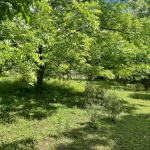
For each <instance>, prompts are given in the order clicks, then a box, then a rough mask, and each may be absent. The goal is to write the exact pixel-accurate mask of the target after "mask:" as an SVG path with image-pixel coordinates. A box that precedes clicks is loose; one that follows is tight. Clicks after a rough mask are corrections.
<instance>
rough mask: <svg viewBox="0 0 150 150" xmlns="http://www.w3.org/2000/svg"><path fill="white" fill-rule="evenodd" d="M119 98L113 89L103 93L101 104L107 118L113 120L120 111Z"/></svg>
mask: <svg viewBox="0 0 150 150" xmlns="http://www.w3.org/2000/svg"><path fill="white" fill-rule="evenodd" d="M119 100H120V98H119V96H118V94H117V93H116V92H115V91H108V92H107V93H105V96H104V100H103V106H104V108H105V110H106V114H107V115H108V118H110V119H111V120H115V119H116V117H117V115H119V114H120V112H121V111H122V105H121V103H120V101H119Z"/></svg>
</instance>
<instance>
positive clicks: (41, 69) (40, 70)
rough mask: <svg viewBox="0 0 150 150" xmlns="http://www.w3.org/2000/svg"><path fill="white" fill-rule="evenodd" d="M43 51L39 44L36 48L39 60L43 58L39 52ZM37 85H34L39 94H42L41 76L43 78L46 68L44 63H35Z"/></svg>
mask: <svg viewBox="0 0 150 150" xmlns="http://www.w3.org/2000/svg"><path fill="white" fill-rule="evenodd" d="M42 53H43V47H42V46H40V47H39V48H38V54H39V55H40V56H39V59H40V61H42V60H43V57H42V56H41V54H42ZM37 67H38V69H37V86H36V91H37V93H39V94H42V91H43V78H44V73H45V68H46V64H45V65H38V63H37Z"/></svg>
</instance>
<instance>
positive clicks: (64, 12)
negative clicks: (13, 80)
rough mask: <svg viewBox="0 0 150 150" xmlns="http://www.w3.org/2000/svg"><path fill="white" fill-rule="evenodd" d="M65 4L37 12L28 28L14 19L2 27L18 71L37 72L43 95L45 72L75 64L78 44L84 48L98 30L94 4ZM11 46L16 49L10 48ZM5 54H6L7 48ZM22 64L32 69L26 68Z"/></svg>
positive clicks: (95, 5)
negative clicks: (64, 65)
mask: <svg viewBox="0 0 150 150" xmlns="http://www.w3.org/2000/svg"><path fill="white" fill-rule="evenodd" d="M64 2H65V3H63V5H61V4H58V5H54V4H53V5H52V7H51V6H50V8H51V11H50V12H49V13H47V12H46V11H44V10H42V9H41V8H38V9H36V10H35V12H34V13H35V14H34V16H35V17H34V18H33V20H34V23H33V24H31V25H29V24H26V22H24V21H23V20H21V18H20V17H18V16H16V17H15V18H14V20H13V21H8V22H7V21H6V22H5V23H4V26H3V28H4V30H5V28H6V29H7V30H8V31H9V36H8V37H7V38H6V39H8V40H9V43H8V44H7V46H9V47H11V48H12V49H13V50H14V51H13V52H14V53H13V54H14V56H15V57H16V58H17V60H16V61H17V64H19V65H18V66H20V69H21V68H28V69H31V70H32V71H35V70H36V75H37V91H38V93H42V89H43V85H42V84H43V78H44V74H45V69H48V68H53V67H54V69H56V68H59V67H60V64H67V65H68V63H71V64H72V62H71V60H72V61H77V60H78V59H79V58H78V57H80V56H79V53H80V46H81V44H82V47H83V48H84V47H87V45H86V42H85V41H86V39H88V37H89V36H90V33H93V32H95V31H96V30H97V29H98V17H97V16H96V15H97V14H98V13H99V10H97V3H95V2H91V3H89V2H77V1H72V2H68V1H64ZM14 43H15V45H16V47H13V46H12V45H13V44H14ZM4 51H5V52H9V51H8V49H7V50H6V49H5V50H4ZM66 57H67V58H66ZM70 57H71V59H70ZM18 58H21V59H18ZM25 62H27V64H31V65H30V66H32V67H28V66H26V67H25ZM57 65H59V66H57ZM22 66H24V67H22ZM23 70H25V71H26V69H23Z"/></svg>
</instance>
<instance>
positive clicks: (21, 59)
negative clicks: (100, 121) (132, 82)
mask: <svg viewBox="0 0 150 150" xmlns="http://www.w3.org/2000/svg"><path fill="white" fill-rule="evenodd" d="M141 3H142V4H143V5H142V8H140V6H141V5H140V4H139V3H138V1H136V2H135V1H128V0H126V1H105V0H99V1H95V0H82V1H77V0H72V1H67V0H62V1H59V0H49V1H45V3H42V4H41V3H40V1H27V0H26V1H21V0H18V1H8V2H6V1H3V2H0V7H2V6H4V5H5V7H4V9H0V10H1V12H0V14H2V13H3V14H4V15H1V16H2V17H1V18H0V20H1V21H2V20H3V21H2V22H1V25H0V28H1V34H0V37H1V39H0V49H1V52H0V55H1V58H2V59H1V62H0V63H1V65H3V64H5V63H6V60H7V62H8V61H9V62H10V63H11V64H13V65H14V66H16V68H17V69H19V70H20V72H22V73H23V74H28V75H29V74H33V73H34V74H35V75H36V76H37V89H38V91H41V90H42V88H43V87H42V82H43V78H44V75H45V73H47V74H48V75H49V76H52V75H56V76H58V74H67V73H68V72H70V71H71V70H74V71H79V72H80V73H82V74H84V75H85V76H88V77H95V76H105V77H109V78H111V77H112V76H113V75H118V76H121V77H123V78H124V77H127V76H132V75H133V74H134V75H138V76H139V77H141V76H144V75H146V74H149V71H150V67H149V62H150V60H149V58H150V57H149V56H150V47H149V46H150V45H149V40H150V39H149V37H150V25H149V21H150V16H149V5H148V3H149V2H148V1H146V0H145V1H144V0H143V1H142V2H141ZM144 11H145V12H144ZM19 13H21V14H22V16H23V18H24V19H25V20H26V21H24V20H23V19H22V17H21V16H20V14H19ZM12 16H13V17H12ZM30 16H32V24H30V22H31V21H30V19H29V18H30ZM28 17H29V18H28ZM8 19H9V20H8Z"/></svg>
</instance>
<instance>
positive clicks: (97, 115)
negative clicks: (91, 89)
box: [85, 102, 103, 128]
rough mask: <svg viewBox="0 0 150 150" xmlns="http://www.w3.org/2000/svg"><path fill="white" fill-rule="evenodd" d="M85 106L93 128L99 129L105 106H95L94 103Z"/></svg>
mask: <svg viewBox="0 0 150 150" xmlns="http://www.w3.org/2000/svg"><path fill="white" fill-rule="evenodd" d="M85 106H86V113H87V117H88V119H89V122H90V124H91V125H92V127H94V128H98V122H99V120H100V119H101V118H102V116H103V106H101V105H100V104H95V103H94V102H91V103H90V104H88V103H87V104H85Z"/></svg>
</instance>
